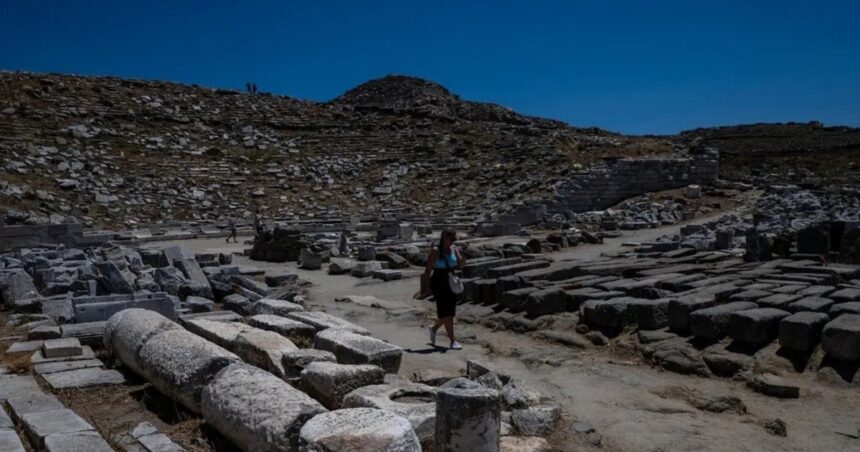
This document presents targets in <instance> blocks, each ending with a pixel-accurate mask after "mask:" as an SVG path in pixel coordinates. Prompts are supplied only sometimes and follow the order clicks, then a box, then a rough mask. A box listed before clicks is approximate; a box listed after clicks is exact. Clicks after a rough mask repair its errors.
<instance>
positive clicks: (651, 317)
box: [627, 298, 671, 330]
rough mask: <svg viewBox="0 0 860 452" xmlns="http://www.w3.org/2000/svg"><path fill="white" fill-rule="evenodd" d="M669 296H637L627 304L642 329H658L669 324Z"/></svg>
mask: <svg viewBox="0 0 860 452" xmlns="http://www.w3.org/2000/svg"><path fill="white" fill-rule="evenodd" d="M669 301H671V300H670V299H669V298H658V299H656V300H648V299H644V298H637V299H636V300H634V301H632V302H630V303H629V304H628V305H627V310H628V311H629V312H630V314H631V315H632V316H633V318H634V319H636V323H637V324H638V325H639V329H640V330H658V329H660V328H663V327H665V326H667V325H668V324H669V318H668V310H669Z"/></svg>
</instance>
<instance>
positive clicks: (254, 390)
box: [201, 364, 326, 452]
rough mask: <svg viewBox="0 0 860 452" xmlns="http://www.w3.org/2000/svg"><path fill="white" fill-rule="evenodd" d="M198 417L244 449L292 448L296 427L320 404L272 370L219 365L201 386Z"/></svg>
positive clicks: (295, 445) (320, 409) (254, 451)
mask: <svg viewBox="0 0 860 452" xmlns="http://www.w3.org/2000/svg"><path fill="white" fill-rule="evenodd" d="M201 405H202V409H203V417H204V418H205V419H206V422H207V423H209V424H210V425H212V426H213V427H215V429H216V430H218V431H219V432H220V433H221V434H222V435H224V436H225V437H227V438H229V439H230V440H231V441H232V442H233V443H234V444H236V445H237V446H239V447H241V448H242V450H245V451H248V452H257V451H263V452H267V451H288V450H296V449H297V448H298V444H299V432H300V431H301V428H302V426H303V425H304V424H305V423H306V422H307V421H308V420H309V419H311V418H312V417H314V416H316V415H317V414H320V413H324V412H325V411H326V409H325V408H324V407H323V406H322V405H320V404H319V402H317V401H316V400H313V399H312V398H310V397H309V396H307V395H306V394H305V393H303V392H301V391H299V390H297V389H295V388H293V387H292V386H290V385H289V384H287V383H286V382H284V381H283V380H281V379H279V378H277V377H275V376H274V375H272V374H270V373H268V372H265V371H263V370H260V369H258V368H256V367H253V366H249V365H246V364H232V365H230V366H228V367H226V368H224V369H222V370H221V371H220V372H218V374H217V375H216V376H215V377H214V378H213V379H212V382H211V383H210V384H209V385H208V386H206V387H205V388H204V389H203V393H202V397H201Z"/></svg>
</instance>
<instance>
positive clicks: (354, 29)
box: [0, 0, 860, 134]
mask: <svg viewBox="0 0 860 452" xmlns="http://www.w3.org/2000/svg"><path fill="white" fill-rule="evenodd" d="M0 69H5V70H27V71H34V72H63V73H75V74H86V75H115V76H122V77H135V78H146V79H160V80H172V81H177V82H181V83H197V84H199V85H203V86H213V87H227V88H239V89H242V88H244V84H245V82H246V81H253V82H256V83H257V85H258V86H259V89H260V90H262V91H270V92H274V93H277V94H285V95H289V96H293V97H299V98H305V99H312V100H320V101H324V100H328V99H331V98H333V97H335V96H337V95H339V94H340V93H342V92H343V91H345V90H347V89H349V88H352V87H353V86H355V85H357V84H359V83H361V82H364V81H366V80H368V79H371V78H375V77H380V76H383V75H385V74H389V73H396V74H408V75H415V76H419V77H423V78H427V79H430V80H433V81H436V82H439V83H441V84H443V85H445V86H446V87H447V88H449V89H450V90H451V91H453V92H454V93H456V94H459V95H460V96H461V97H463V98H465V99H471V100H480V101H491V102H495V103H499V104H502V105H505V106H508V107H511V108H513V109H515V110H517V111H519V112H522V113H526V114H531V115H537V116H545V117H550V118H555V119H560V120H563V121H566V122H568V123H570V124H572V125H576V126H598V127H603V128H607V129H611V130H615V131H620V132H624V133H635V134H645V133H656V134H662V133H675V132H678V131H680V130H685V129H690V128H694V127H699V126H714V125H727V124H740V123H749V122H773V121H809V120H820V121H823V122H824V123H825V124H828V125H852V126H860V1H857V0H843V1H826V0H820V1H816V2H809V1H793V0H784V1H752V0H747V1H703V2H697V1H660V0H653V1H648V0H640V1H634V0H626V1H625V0H593V1H574V0H570V1H561V0H559V1H546V0H532V1H521V2H513V1H505V0H497V1H479V0H473V1H465V0H464V1H460V2H454V1H421V2H419V1H408V0H402V1H367V2H362V1H357V0H356V1H323V0H320V1H308V2H294V1H257V2H254V1H248V2H237V1H226V0H223V1H222V0H209V1H162V0H146V1H135V2H131V1H124V0H116V1H109V0H105V1H89V0H78V1H60V0H56V1H54V0H41V1H36V0H0Z"/></svg>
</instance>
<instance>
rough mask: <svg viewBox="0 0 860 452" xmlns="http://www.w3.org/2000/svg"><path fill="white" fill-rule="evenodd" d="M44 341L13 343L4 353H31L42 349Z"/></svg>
mask: <svg viewBox="0 0 860 452" xmlns="http://www.w3.org/2000/svg"><path fill="white" fill-rule="evenodd" d="M44 342H45V341H41V340H39V341H26V342H15V343H14V344H12V345H10V346H9V348H8V349H7V350H6V353H31V352H33V351H36V350H39V349H41V348H42V344H44Z"/></svg>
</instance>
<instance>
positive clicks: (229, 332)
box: [185, 319, 251, 349]
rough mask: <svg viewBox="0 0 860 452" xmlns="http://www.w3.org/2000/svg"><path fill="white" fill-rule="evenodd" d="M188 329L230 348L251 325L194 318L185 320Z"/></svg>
mask: <svg viewBox="0 0 860 452" xmlns="http://www.w3.org/2000/svg"><path fill="white" fill-rule="evenodd" d="M185 327H186V328H187V329H188V331H191V332H192V333H194V334H196V335H198V336H200V337H202V338H204V339H206V340H207V341H211V342H214V343H215V344H217V345H219V346H221V347H224V348H226V349H230V348H231V347H232V344H233V343H235V342H236V338H237V337H239V334H241V333H242V332H244V331H247V330H249V329H250V328H251V327H250V326H248V325H245V324H244V323H239V322H219V321H215V320H207V319H192V320H187V321H186V322H185Z"/></svg>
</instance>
